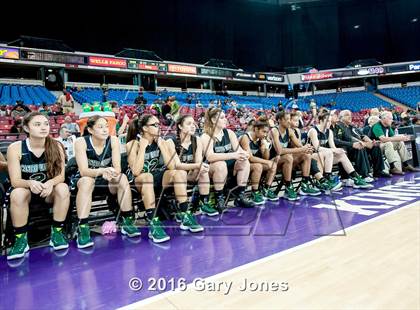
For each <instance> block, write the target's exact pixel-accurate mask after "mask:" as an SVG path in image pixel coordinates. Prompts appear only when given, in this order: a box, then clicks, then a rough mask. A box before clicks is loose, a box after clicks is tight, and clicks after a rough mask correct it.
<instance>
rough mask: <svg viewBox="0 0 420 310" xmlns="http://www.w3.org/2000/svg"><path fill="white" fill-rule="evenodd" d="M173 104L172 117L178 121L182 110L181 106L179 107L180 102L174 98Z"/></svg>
mask: <svg viewBox="0 0 420 310" xmlns="http://www.w3.org/2000/svg"><path fill="white" fill-rule="evenodd" d="M170 103H171V115H172V118H173V119H175V120H176V119H178V116H179V110H180V109H181V106H180V105H179V103H178V101H177V100H176V99H175V96H173V97H172V98H171V100H170Z"/></svg>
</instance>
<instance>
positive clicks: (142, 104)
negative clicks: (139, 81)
mask: <svg viewBox="0 0 420 310" xmlns="http://www.w3.org/2000/svg"><path fill="white" fill-rule="evenodd" d="M143 91H144V89H143V87H140V88H139V93H138V95H137V98H136V99H134V104H135V105H136V107H137V108H136V111H137V114H138V115H141V114H143V112H144V110H145V109H146V104H147V100H146V98H144V95H143Z"/></svg>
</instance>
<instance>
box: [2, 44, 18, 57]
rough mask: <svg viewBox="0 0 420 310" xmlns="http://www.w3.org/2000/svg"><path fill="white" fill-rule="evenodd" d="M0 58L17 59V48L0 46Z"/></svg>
mask: <svg viewBox="0 0 420 310" xmlns="http://www.w3.org/2000/svg"><path fill="white" fill-rule="evenodd" d="M0 58H6V59H19V49H17V48H11V47H3V46H0Z"/></svg>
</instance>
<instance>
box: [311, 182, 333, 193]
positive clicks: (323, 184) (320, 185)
mask: <svg viewBox="0 0 420 310" xmlns="http://www.w3.org/2000/svg"><path fill="white" fill-rule="evenodd" d="M314 185H315V187H316V188H317V189H319V190H320V191H322V192H327V191H329V190H330V183H329V182H328V180H327V179H324V180H323V181H318V180H315V181H314Z"/></svg>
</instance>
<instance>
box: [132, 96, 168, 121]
mask: <svg viewBox="0 0 420 310" xmlns="http://www.w3.org/2000/svg"><path fill="white" fill-rule="evenodd" d="M163 104H164V103H163V101H162V100H161V99H160V98H159V99H156V100H155V101H153V103H152V110H154V111H155V112H156V113H155V115H156V116H157V117H158V118H159V119H160V118H161V117H162V106H163ZM137 114H138V113H137ZM139 115H140V114H139Z"/></svg>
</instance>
